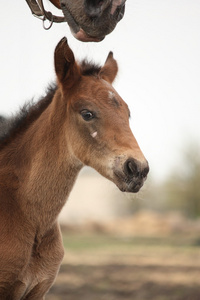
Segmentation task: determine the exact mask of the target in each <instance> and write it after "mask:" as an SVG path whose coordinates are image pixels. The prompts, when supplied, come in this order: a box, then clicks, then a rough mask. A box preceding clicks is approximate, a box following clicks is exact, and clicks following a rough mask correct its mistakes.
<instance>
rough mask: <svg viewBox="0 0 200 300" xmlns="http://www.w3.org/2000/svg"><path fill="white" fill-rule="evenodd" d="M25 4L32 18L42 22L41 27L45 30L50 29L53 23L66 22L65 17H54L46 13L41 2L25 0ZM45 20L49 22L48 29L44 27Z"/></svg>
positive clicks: (48, 12)
mask: <svg viewBox="0 0 200 300" xmlns="http://www.w3.org/2000/svg"><path fill="white" fill-rule="evenodd" d="M26 2H27V4H28V6H29V8H30V10H31V12H32V14H33V16H34V17H37V18H39V19H41V20H42V21H43V27H44V29H46V30H48V29H50V28H51V26H52V25H53V23H54V22H55V23H62V22H67V21H66V19H65V17H59V16H55V15H53V14H52V13H51V12H50V11H46V10H45V8H44V4H43V0H26ZM46 20H49V22H50V25H49V26H48V27H46V26H45V23H44V22H45V21H46Z"/></svg>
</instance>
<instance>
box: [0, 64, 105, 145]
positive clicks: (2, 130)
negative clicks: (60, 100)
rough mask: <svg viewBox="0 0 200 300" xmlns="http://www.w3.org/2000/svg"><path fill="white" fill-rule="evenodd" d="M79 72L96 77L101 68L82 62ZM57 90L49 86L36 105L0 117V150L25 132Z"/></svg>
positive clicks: (52, 85)
mask: <svg viewBox="0 0 200 300" xmlns="http://www.w3.org/2000/svg"><path fill="white" fill-rule="evenodd" d="M79 67H80V71H81V74H82V75H83V76H95V77H97V75H98V73H99V71H100V69H101V67H100V66H98V65H96V64H94V63H92V62H89V61H87V60H86V59H85V60H83V61H82V62H81V63H80V64H79ZM56 89H57V85H56V84H51V85H50V86H49V87H48V89H47V91H46V95H45V96H44V97H42V98H40V99H39V101H38V102H37V103H33V101H30V102H27V103H26V104H25V105H24V106H23V107H22V108H21V109H20V111H19V112H18V113H17V114H16V115H15V116H12V117H8V118H3V117H1V116H0V150H1V149H2V148H3V146H5V145H6V144H7V143H9V141H11V140H12V139H13V138H14V137H15V136H16V135H17V134H18V133H19V132H20V133H21V132H22V131H25V130H26V129H27V128H28V127H29V126H30V125H31V124H32V123H33V122H34V121H35V120H37V119H38V118H39V116H40V115H41V114H42V113H43V111H44V110H45V109H46V108H47V107H48V106H49V104H50V103H51V101H52V99H53V97H54V95H55V92H56Z"/></svg>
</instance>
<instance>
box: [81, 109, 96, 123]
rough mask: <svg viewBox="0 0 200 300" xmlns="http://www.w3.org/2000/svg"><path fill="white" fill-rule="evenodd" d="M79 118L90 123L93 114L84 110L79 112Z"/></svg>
mask: <svg viewBox="0 0 200 300" xmlns="http://www.w3.org/2000/svg"><path fill="white" fill-rule="evenodd" d="M81 116H82V118H83V120H85V121H90V120H92V119H93V118H94V114H93V113H92V112H91V111H89V110H86V109H84V110H82V111H81Z"/></svg>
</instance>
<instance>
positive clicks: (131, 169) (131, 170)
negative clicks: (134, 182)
mask: <svg viewBox="0 0 200 300" xmlns="http://www.w3.org/2000/svg"><path fill="white" fill-rule="evenodd" d="M124 171H125V173H126V175H128V176H129V177H133V176H138V167H137V164H136V162H135V160H133V159H128V160H127V161H126V162H125V164H124Z"/></svg>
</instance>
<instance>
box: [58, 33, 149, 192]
mask: <svg viewBox="0 0 200 300" xmlns="http://www.w3.org/2000/svg"><path fill="white" fill-rule="evenodd" d="M55 70H56V74H57V80H58V86H59V89H60V91H61V97H62V101H64V102H65V103H66V105H67V110H66V114H67V115H66V120H67V121H66V130H67V132H68V134H67V135H66V139H67V143H68V145H69V149H70V151H71V153H72V155H73V156H74V157H76V158H77V159H78V160H79V161H80V162H81V163H82V164H84V165H88V166H91V167H93V168H94V169H96V170H97V171H98V172H99V173H100V174H102V175H103V176H104V177H106V178H108V179H110V180H111V181H113V182H114V183H115V184H116V185H117V186H118V188H119V189H120V190H122V191H125V192H138V191H139V189H140V188H141V187H142V185H143V183H144V181H145V179H146V177H147V174H148V171H149V167H148V163H147V161H146V159H145V157H144V155H143V154H142V152H141V150H140V148H139V146H138V144H137V141H136V139H135V137H134V136H133V134H132V132H131V130H130V127H129V117H130V112H129V109H128V106H127V104H126V103H125V102H124V101H123V100H122V98H121V97H120V96H119V95H118V93H117V92H116V90H115V89H114V88H113V87H112V85H111V84H112V82H113V80H114V79H115V76H116V74H117V70H118V68H117V63H116V61H115V59H114V58H113V54H112V53H111V52H110V53H109V55H108V57H107V59H106V62H105V64H104V66H103V67H95V66H94V65H91V64H87V63H85V62H83V63H82V65H78V64H77V63H76V61H75V59H74V55H73V52H72V50H71V49H70V48H69V46H68V44H67V40H66V38H64V39H62V40H61V41H60V42H59V44H58V45H57V47H56V50H55Z"/></svg>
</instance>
